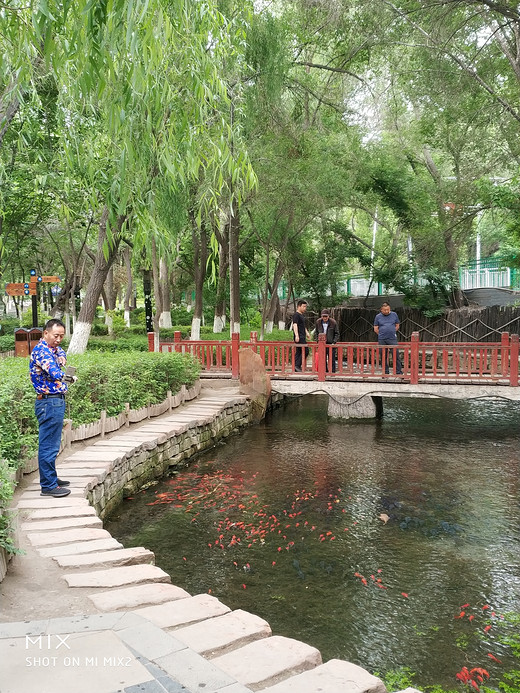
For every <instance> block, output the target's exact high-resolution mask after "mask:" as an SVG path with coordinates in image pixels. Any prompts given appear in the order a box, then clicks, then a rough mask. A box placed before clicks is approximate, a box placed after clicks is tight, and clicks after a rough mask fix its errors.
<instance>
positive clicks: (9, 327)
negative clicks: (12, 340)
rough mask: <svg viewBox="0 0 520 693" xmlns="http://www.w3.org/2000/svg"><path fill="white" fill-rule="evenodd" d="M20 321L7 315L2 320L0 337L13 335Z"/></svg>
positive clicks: (0, 322) (0, 321)
mask: <svg viewBox="0 0 520 693" xmlns="http://www.w3.org/2000/svg"><path fill="white" fill-rule="evenodd" d="M17 327H20V321H19V320H18V318H15V317H14V316H13V315H6V316H4V317H3V318H2V319H1V320H0V336H2V337H3V336H6V335H13V334H14V331H15V330H16V328H17Z"/></svg>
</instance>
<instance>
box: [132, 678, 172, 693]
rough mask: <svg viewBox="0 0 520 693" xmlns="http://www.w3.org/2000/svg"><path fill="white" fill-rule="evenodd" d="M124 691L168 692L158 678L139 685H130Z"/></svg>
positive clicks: (137, 692) (134, 692)
mask: <svg viewBox="0 0 520 693" xmlns="http://www.w3.org/2000/svg"><path fill="white" fill-rule="evenodd" d="M124 693H166V691H165V689H164V687H163V686H162V685H161V684H160V683H159V681H157V680H156V679H152V680H151V681H145V682H144V683H140V684H138V685H137V686H129V687H128V688H125V689H124Z"/></svg>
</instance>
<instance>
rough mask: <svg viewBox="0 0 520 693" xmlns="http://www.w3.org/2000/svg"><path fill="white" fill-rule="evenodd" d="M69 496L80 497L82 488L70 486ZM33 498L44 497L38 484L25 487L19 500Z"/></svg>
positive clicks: (82, 495)
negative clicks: (35, 486) (33, 486)
mask: <svg viewBox="0 0 520 693" xmlns="http://www.w3.org/2000/svg"><path fill="white" fill-rule="evenodd" d="M69 495H70V496H72V497H73V498H81V497H84V491H83V488H71V489H70V494H69ZM51 497H52V496H51ZM35 498H45V496H42V495H41V489H40V487H39V486H38V488H27V489H26V490H25V491H24V492H23V493H22V494H21V495H20V500H21V501H24V500H34V499H35Z"/></svg>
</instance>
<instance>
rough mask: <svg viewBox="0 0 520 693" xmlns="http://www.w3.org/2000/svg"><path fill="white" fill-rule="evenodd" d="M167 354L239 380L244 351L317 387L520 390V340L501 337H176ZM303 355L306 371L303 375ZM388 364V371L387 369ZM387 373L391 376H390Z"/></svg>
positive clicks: (163, 345) (274, 372) (164, 346)
mask: <svg viewBox="0 0 520 693" xmlns="http://www.w3.org/2000/svg"><path fill="white" fill-rule="evenodd" d="M153 337H154V335H153V333H149V335H148V339H149V349H150V351H153V349H154V340H153ZM159 349H160V351H162V352H178V353H182V354H190V355H192V356H193V357H195V358H196V359H197V360H198V361H199V362H200V364H201V366H202V369H203V371H205V372H214V373H222V374H224V373H225V374H228V373H230V374H231V376H232V378H238V377H239V375H240V349H251V350H252V351H254V352H255V353H257V354H259V356H260V358H261V360H262V362H263V363H264V364H265V369H266V372H267V373H269V374H270V375H271V376H273V377H289V376H290V377H293V378H300V377H310V378H314V379H317V380H318V381H325V380H332V379H355V380H358V379H379V380H385V379H388V378H399V379H400V380H401V381H402V382H404V383H406V382H409V383H410V384H412V385H415V384H418V383H419V382H421V383H425V382H429V383H447V382H455V381H456V382H457V383H464V382H467V383H470V382H471V383H472V384H475V383H477V384H478V383H481V384H500V385H509V386H512V387H518V358H519V339H518V335H514V334H513V335H509V333H508V332H503V333H502V338H501V341H500V342H482V343H476V342H467V343H464V342H452V343H449V342H420V341H419V333H417V332H415V333H414V334H413V335H412V338H411V340H410V342H399V343H398V344H397V345H385V346H381V345H379V344H377V343H376V342H338V343H337V344H326V343H325V336H324V335H320V336H319V339H318V342H312V343H308V344H305V345H301V346H298V345H297V344H295V343H294V342H289V341H287V342H274V341H258V339H257V333H256V332H252V333H251V336H250V339H249V340H247V341H240V335H239V334H238V333H237V334H234V335H233V336H232V338H231V339H230V340H222V341H220V340H219V341H211V340H194V341H191V340H183V339H182V336H181V333H180V332H176V333H175V338H174V341H173V342H171V341H168V342H167V341H164V342H163V341H161V342H160V345H159ZM298 350H300V351H301V356H302V358H301V364H302V366H301V371H299V369H298V364H299V362H300V361H299V359H298V358H297V357H298ZM387 364H388V368H387V369H386V368H385V366H386V365H387ZM385 370H388V373H386V372H385Z"/></svg>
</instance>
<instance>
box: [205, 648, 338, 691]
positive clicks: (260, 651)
mask: <svg viewBox="0 0 520 693" xmlns="http://www.w3.org/2000/svg"><path fill="white" fill-rule="evenodd" d="M212 662H213V663H214V664H215V665H216V666H217V667H219V669H222V670H223V671H225V672H226V673H227V674H229V675H230V676H233V677H234V678H235V679H237V681H239V682H240V683H243V684H244V686H248V687H249V688H251V690H253V691H258V690H260V689H262V688H266V687H267V686H272V685H274V684H275V683H278V682H279V681H282V680H283V679H287V678H289V677H290V676H295V675H296V674H300V673H301V672H303V671H306V670H307V669H314V667H317V666H318V665H319V664H321V654H320V652H319V650H317V649H316V648H315V647H311V646H310V645H306V644H305V643H303V642H300V641H299V640H293V639H292V638H285V637H283V636H281V635H273V636H272V637H270V638H264V639H263V640H256V641H255V642H252V643H249V645H244V647H241V648H239V649H238V650H233V652H230V653H228V654H225V655H222V656H221V657H215V658H214V659H213V660H212ZM340 690H341V689H340ZM299 691H305V693H307V690H306V689H305V688H300V689H299ZM338 693H339V692H338Z"/></svg>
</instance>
